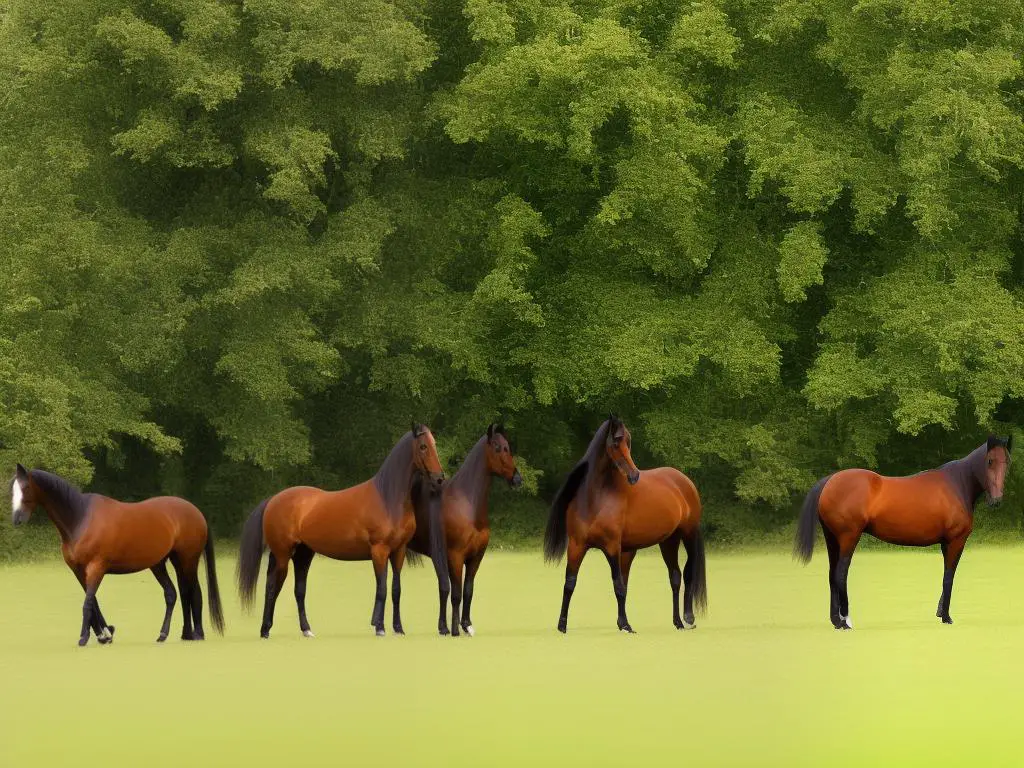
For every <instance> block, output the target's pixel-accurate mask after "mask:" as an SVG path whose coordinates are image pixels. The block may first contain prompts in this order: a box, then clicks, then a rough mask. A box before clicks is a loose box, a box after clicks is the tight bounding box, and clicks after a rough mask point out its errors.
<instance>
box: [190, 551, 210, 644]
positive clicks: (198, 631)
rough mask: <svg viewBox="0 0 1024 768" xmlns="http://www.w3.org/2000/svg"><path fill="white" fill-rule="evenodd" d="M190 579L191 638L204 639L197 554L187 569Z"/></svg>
mask: <svg viewBox="0 0 1024 768" xmlns="http://www.w3.org/2000/svg"><path fill="white" fill-rule="evenodd" d="M188 573H190V574H191V575H190V577H189V578H190V579H191V588H190V590H189V606H190V608H191V609H192V639H193V640H205V639H206V632H204V631H203V589H202V587H200V586H199V556H198V555H197V556H196V559H195V563H193V564H192V565H191V567H190V568H189V569H188Z"/></svg>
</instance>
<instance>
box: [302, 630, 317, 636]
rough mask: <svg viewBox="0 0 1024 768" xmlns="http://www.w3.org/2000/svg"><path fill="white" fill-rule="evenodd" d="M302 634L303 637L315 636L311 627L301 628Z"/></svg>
mask: <svg viewBox="0 0 1024 768" xmlns="http://www.w3.org/2000/svg"><path fill="white" fill-rule="evenodd" d="M302 636H303V637H316V635H314V634H313V630H312V629H304V630H302Z"/></svg>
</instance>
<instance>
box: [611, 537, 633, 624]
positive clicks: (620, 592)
mask: <svg viewBox="0 0 1024 768" xmlns="http://www.w3.org/2000/svg"><path fill="white" fill-rule="evenodd" d="M620 546H621V545H619V544H618V543H616V544H615V546H614V547H611V548H609V549H606V550H605V553H604V554H605V557H606V558H608V567H609V568H611V571H612V589H613V590H615V601H616V602H617V603H618V607H619V615H618V618H617V619H616V622H615V623H616V625H617V626H618V628H619V629H620V630H621V631H622V632H629V633H630V634H632V633H633V628H632V627H631V626H629V621H628V620H627V619H626V585H625V584H623V582H622V566H621V564H620V562H619V558H620V557H621V555H622V552H621V550H620V549H619V547H620Z"/></svg>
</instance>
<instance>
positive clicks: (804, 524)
mask: <svg viewBox="0 0 1024 768" xmlns="http://www.w3.org/2000/svg"><path fill="white" fill-rule="evenodd" d="M831 478H832V475H828V476H826V477H823V478H821V480H819V481H818V482H816V483H815V484H814V487H813V488H811V490H810V491H808V493H807V498H805V499H804V506H803V509H801V510H800V520H799V522H797V526H796V538H795V539H794V540H793V557H794V558H796V559H797V560H799V561H800V562H802V563H809V562H811V555H812V554H814V539H815V528H816V523H817V522H818V500H819V499H820V498H821V491H822V489H823V488H824V487H825V483H827V482H828V481H829V480H830V479H831Z"/></svg>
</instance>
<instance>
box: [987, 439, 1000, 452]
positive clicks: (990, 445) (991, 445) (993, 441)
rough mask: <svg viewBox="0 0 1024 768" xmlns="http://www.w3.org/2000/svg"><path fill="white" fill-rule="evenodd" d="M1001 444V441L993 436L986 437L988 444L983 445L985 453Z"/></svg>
mask: <svg viewBox="0 0 1024 768" xmlns="http://www.w3.org/2000/svg"><path fill="white" fill-rule="evenodd" d="M1001 442H1002V441H1001V440H1000V439H999V438H998V437H996V436H995V435H989V436H988V442H986V443H985V450H986V451H991V450H992V449H993V448H995V447H996V446H997V445H1000V444H1001Z"/></svg>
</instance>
